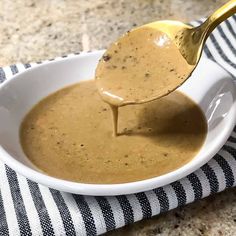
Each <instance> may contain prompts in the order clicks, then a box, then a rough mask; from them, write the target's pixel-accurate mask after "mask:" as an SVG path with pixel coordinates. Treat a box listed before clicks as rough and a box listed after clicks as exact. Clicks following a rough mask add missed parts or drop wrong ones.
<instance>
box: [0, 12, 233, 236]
mask: <svg viewBox="0 0 236 236" xmlns="http://www.w3.org/2000/svg"><path fill="white" fill-rule="evenodd" d="M199 23H200V21H198V22H193V25H197V24H199ZM71 56H74V55H71ZM203 56H205V57H208V58H210V59H211V60H213V61H215V62H217V63H218V64H220V65H221V66H222V67H223V68H224V69H225V70H227V71H228V72H229V73H230V74H231V75H232V76H233V77H234V78H235V77H236V16H232V17H231V18H229V19H228V20H227V21H225V22H224V23H222V24H221V25H220V26H219V27H218V28H217V29H216V30H215V31H214V32H213V34H211V36H210V38H209V39H208V40H207V43H206V46H205V48H204V53H203ZM59 59H60V58H57V59H56V60H59ZM37 64H38V63H30V64H16V65H11V66H9V67H4V68H0V81H1V82H3V81H4V80H6V79H10V78H11V77H12V75H13V74H15V73H18V72H21V71H24V70H26V69H27V68H28V67H32V66H37ZM0 158H1V157H0ZM235 185H236V127H235V128H234V131H233V133H232V135H231V137H230V138H229V139H228V141H227V143H226V144H225V145H224V147H223V148H222V149H221V150H220V151H219V153H218V154H216V155H215V157H214V158H213V159H212V160H211V161H209V162H208V163H207V164H205V165H204V166H203V167H201V168H200V169H199V170H197V171H196V172H194V173H192V174H190V175H188V176H187V177H185V178H183V179H181V180H179V181H176V182H174V183H172V184H169V185H167V186H164V187H161V188H157V189H154V190H151V191H147V192H142V193H137V194H132V195H126V196H116V197H91V196H81V195H74V194H70V193H64V192H59V191H57V190H54V189H49V188H47V187H45V186H42V185H39V184H37V183H34V182H32V181H30V180H28V179H26V178H24V177H23V176H20V175H18V174H17V173H16V172H15V171H13V170H12V169H10V168H9V167H7V166H6V165H4V164H3V163H2V162H0V235H4V236H5V235H14V236H17V235H24V236H25V235H98V234H102V233H104V232H107V231H109V230H113V229H115V228H119V227H122V226H124V225H127V224H130V223H133V222H135V221H138V220H141V219H144V218H149V217H152V216H154V215H157V214H160V213H161V212H166V211H168V210H170V209H173V208H176V207H178V206H183V205H185V204H188V203H190V202H193V201H195V200H197V199H201V198H204V197H206V196H209V195H210V194H213V193H216V192H220V191H223V190H224V189H226V188H229V187H233V186H235Z"/></svg>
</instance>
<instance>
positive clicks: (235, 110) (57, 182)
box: [0, 50, 236, 196]
mask: <svg viewBox="0 0 236 236" xmlns="http://www.w3.org/2000/svg"><path fill="white" fill-rule="evenodd" d="M103 52H104V51H103V50H99V51H95V52H89V53H82V54H79V55H74V56H73V57H68V58H62V59H60V60H56V61H46V62H44V63H43V64H40V65H37V66H36V67H32V68H29V69H27V70H25V71H23V72H20V73H17V74H16V75H14V76H12V77H11V78H10V79H7V80H6V81H4V82H3V83H2V84H1V85H0V90H1V89H3V88H4V87H5V86H7V85H8V83H12V81H14V80H16V79H17V77H19V76H22V74H24V73H29V72H30V71H32V70H34V69H35V68H41V67H44V66H45V65H49V64H55V63H63V62H64V61H67V60H71V59H73V58H77V57H83V56H84V55H88V54H90V55H91V56H92V55H95V54H98V53H99V54H102V53H103ZM203 60H205V61H206V63H210V64H212V66H213V67H217V68H218V70H221V71H222V73H224V74H225V75H227V77H229V78H232V76H231V75H230V74H229V73H228V72H226V71H225V70H224V69H223V68H222V67H220V66H219V65H218V64H216V63H215V62H213V61H211V60H210V59H207V58H204V59H203ZM232 84H233V85H234V86H235V84H234V82H233V80H232ZM234 95H235V97H236V86H235V94H234ZM230 112H231V113H232V115H231V116H232V117H233V118H234V122H233V121H232V122H231V123H229V124H228V125H227V126H226V127H225V129H224V130H223V131H222V132H221V134H219V136H220V138H219V137H218V139H217V142H214V144H213V145H211V147H210V148H209V150H208V152H207V153H206V154H205V155H204V158H202V159H201V160H197V161H194V160H192V161H190V162H188V163H187V164H185V165H183V166H181V167H180V168H178V169H176V170H174V171H172V172H169V173H166V174H164V175H161V176H157V177H153V178H149V179H145V180H140V181H136V182H128V183H120V184H86V183H77V182H72V181H68V180H63V179H59V178H55V177H52V176H48V175H46V174H44V173H42V172H39V171H37V170H34V169H31V168H30V167H28V166H26V165H24V164H22V163H21V162H20V161H18V160H16V159H15V158H14V157H13V156H11V155H10V154H9V153H8V152H7V151H6V150H5V149H4V148H3V147H2V146H1V145H0V159H1V160H2V161H3V162H4V163H5V164H7V165H8V166H9V167H10V168H12V169H13V170H15V171H16V172H17V173H19V174H21V175H23V176H25V177H26V178H28V179H31V180H33V181H35V182H37V183H39V184H43V185H45V186H48V187H50V188H54V189H57V190H60V191H64V192H70V193H75V194H84V195H93V196H113V195H123V194H132V193H137V192H143V191H148V190H151V189H154V188H156V187H157V182H161V184H158V187H161V186H164V185H166V184H169V183H172V182H174V181H176V180H179V179H181V178H183V177H185V176H187V175H188V174H190V173H192V172H194V171H195V170H197V169H198V168H200V167H201V166H202V165H204V164H205V163H206V162H208V161H209V160H210V159H211V158H212V157H213V156H214V155H215V154H216V153H217V152H218V151H219V150H220V148H221V147H222V146H223V145H224V144H225V142H226V141H227V139H228V137H229V136H230V134H231V132H232V130H233V128H234V126H235V118H236V101H235V100H234V103H233V106H232V107H231V108H230ZM203 145H204V144H203ZM195 160H196V159H195Z"/></svg>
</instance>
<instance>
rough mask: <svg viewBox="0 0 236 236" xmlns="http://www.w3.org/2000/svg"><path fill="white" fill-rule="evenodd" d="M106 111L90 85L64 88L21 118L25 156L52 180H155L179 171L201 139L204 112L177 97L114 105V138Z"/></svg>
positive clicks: (201, 142)
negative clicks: (115, 119) (117, 124)
mask: <svg viewBox="0 0 236 236" xmlns="http://www.w3.org/2000/svg"><path fill="white" fill-rule="evenodd" d="M116 111H117V110H116V109H115V112H114V114H115V117H116V115H117V112H116ZM110 113H111V112H110V108H109V105H108V104H106V103H104V102H103V101H102V99H101V97H100V96H99V93H98V92H97V88H96V85H95V81H94V80H93V81H85V82H81V83H78V84H75V85H73V86H70V87H66V88H64V89H62V90H59V91H57V92H55V93H53V94H51V95H49V96H48V97H46V98H45V99H43V100H42V101H41V102H39V103H38V104H37V105H36V106H35V107H33V108H32V110H31V111H30V112H29V113H28V114H27V115H26V117H25V118H24V120H23V122H22V125H21V130H20V139H21V144H22V147H23V150H24V152H25V154H26V156H27V157H28V158H29V160H30V161H31V162H32V163H33V164H34V165H35V166H36V168H38V169H39V170H41V171H43V172H45V173H46V174H48V175H50V176H54V177H57V178H61V179H66V180H70V181H75V182H80V183H97V184H114V183H127V182H133V181H139V180H144V179H148V178H152V177H155V176H160V175H163V174H165V173H168V172H170V171H173V170H175V169H177V168H179V167H181V166H183V165H185V164H186V163H188V162H189V161H190V160H191V159H192V158H193V157H194V156H195V155H196V153H197V152H198V151H199V149H200V148H201V146H202V144H203V142H204V139H205V137H206V132H207V126H206V120H205V117H204V115H203V113H202V112H201V110H200V109H199V107H198V106H197V105H196V104H195V103H194V102H193V101H192V100H190V99H189V98H188V97H186V96H185V95H184V94H182V93H180V92H178V91H175V92H173V93H171V94H169V95H168V96H166V97H163V98H160V99H157V100H155V101H152V102H149V103H144V104H139V105H133V106H123V107H120V108H119V135H118V136H117V137H116V138H113V137H112V130H111V123H110V121H111V114H110ZM114 123H115V122H114ZM114 130H116V128H114Z"/></svg>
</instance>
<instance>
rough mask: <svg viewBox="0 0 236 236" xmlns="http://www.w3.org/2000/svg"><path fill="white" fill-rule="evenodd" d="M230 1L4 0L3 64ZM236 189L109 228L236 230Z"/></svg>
mask: <svg viewBox="0 0 236 236" xmlns="http://www.w3.org/2000/svg"><path fill="white" fill-rule="evenodd" d="M226 1H227V0H110V1H109V0H87V1H85V0H78V1H74V0H50V1H49V0H40V1H37V0H15V1H11V0H1V1H0V21H1V24H0V35H1V36H0V66H3V65H7V64H11V63H16V62H25V63H26V62H30V61H39V60H44V59H49V58H53V57H55V56H60V55H64V54H68V53H72V52H78V51H81V50H93V49H101V48H106V47H107V45H109V43H110V42H112V41H113V40H114V39H116V38H117V37H118V36H119V35H120V34H122V33H123V32H125V31H127V30H128V29H130V28H132V27H134V26H136V25H141V24H144V23H147V22H150V21H154V20H158V19H180V20H183V21H190V20H193V19H197V18H200V17H204V16H206V15H207V14H208V13H210V12H212V11H213V10H214V9H216V8H217V7H218V6H220V5H222V4H223V3H225V2H226ZM235 232H236V189H229V190H227V191H225V192H223V193H219V194H216V195H214V196H211V197H208V198H206V199H203V200H200V201H198V202H195V203H192V204H190V205H188V206H185V207H182V208H179V209H177V210H172V211H170V212H168V213H165V214H162V215H160V216H157V217H153V218H152V219H149V220H145V221H141V222H138V223H135V224H133V225H130V226H127V227H124V228H123V229H119V230H116V231H114V232H111V233H108V235H110V236H118V235H127V236H129V235H140V236H144V235H188V236H191V235H235V234H236V233H235Z"/></svg>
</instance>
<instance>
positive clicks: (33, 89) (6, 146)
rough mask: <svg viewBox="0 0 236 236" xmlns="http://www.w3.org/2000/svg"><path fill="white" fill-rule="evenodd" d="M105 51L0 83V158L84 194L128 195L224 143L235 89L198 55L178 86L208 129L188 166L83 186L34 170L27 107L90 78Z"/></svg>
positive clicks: (163, 180)
mask: <svg viewBox="0 0 236 236" xmlns="http://www.w3.org/2000/svg"><path fill="white" fill-rule="evenodd" d="M103 52H104V51H97V52H92V53H85V54H82V55H78V56H75V57H72V58H65V59H63V60H60V61H53V62H48V63H45V64H42V65H40V66H38V67H35V68H31V69H28V70H27V71H25V72H22V73H19V74H17V75H15V76H14V78H12V79H10V80H8V81H6V82H4V83H3V84H2V85H1V86H0V144H1V146H0V158H1V159H2V160H3V161H4V162H5V163H6V164H7V165H8V166H9V167H11V168H12V169H13V170H15V171H17V172H18V173H20V174H21V175H24V176H25V177H27V178H29V179H31V180H33V181H35V182H37V183H40V184H43V185H46V186H48V187H51V188H54V189H58V190H61V191H66V192H71V193H77V194H86V195H120V194H130V193H135V192H140V191H145V190H150V189H153V188H156V187H160V186H163V185H165V184H168V183H171V182H173V181H175V180H178V179H180V178H182V177H184V176H186V175H188V174H190V173H191V172H193V171H195V170H196V169H198V168H199V167H201V166H202V165H203V164H205V163H206V162H207V161H209V160H210V159H211V158H212V157H213V156H214V154H216V153H217V151H218V150H219V149H220V148H221V147H222V146H223V144H224V143H225V142H226V140H227V138H228V137H229V135H230V133H231V131H232V129H233V127H234V125H235V119H236V102H235V101H236V88H235V85H234V83H233V81H232V79H231V78H230V76H229V75H228V74H227V73H226V72H225V71H224V70H223V69H222V68H221V67H219V66H218V65H217V64H215V63H213V62H212V61H210V60H207V59H205V58H202V59H201V61H200V63H199V65H198V67H197V69H196V70H195V71H194V73H193V75H192V76H191V78H190V79H189V80H188V81H187V82H186V83H184V85H182V86H181V87H180V88H179V90H181V91H182V92H184V93H185V94H187V95H188V96H189V97H190V98H192V99H193V100H194V101H195V102H196V103H198V105H199V106H200V107H201V109H202V110H203V112H204V114H205V116H206V119H207V122H208V133H207V137H206V140H205V143H204V145H203V146H202V148H201V150H200V151H199V153H198V154H197V155H196V156H195V157H194V158H193V159H192V160H191V161H190V162H189V163H187V164H186V165H184V166H182V167H181V168H179V169H177V170H175V171H173V172H170V173H168V174H165V175H162V176H159V177H155V178H151V179H147V180H142V181H137V182H131V183H125V184H83V183H76V182H71V181H65V180H62V179H57V178H53V177H50V176H48V175H46V174H43V173H41V172H39V171H37V170H36V169H35V168H34V167H33V165H32V164H31V163H30V161H29V160H28V159H27V158H26V156H25V154H24V153H23V151H22V148H21V145H20V140H19V127H20V124H21V121H22V119H23V118H24V116H25V114H26V113H27V112H28V111H29V110H30V109H31V107H32V106H33V105H34V104H35V103H37V102H38V101H40V100H41V99H42V98H44V97H45V96H47V95H48V94H50V93H52V92H54V91H56V90H58V89H60V88H63V87H64V86H67V85H70V84H73V83H76V82H78V81H80V80H87V79H91V78H93V77H94V71H95V68H96V65H97V63H98V60H99V58H100V57H101V55H102V54H103Z"/></svg>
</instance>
